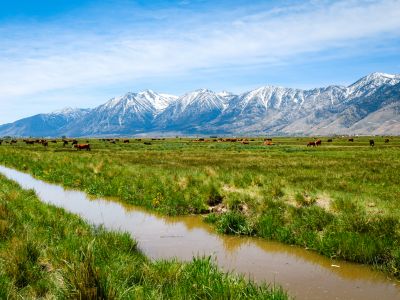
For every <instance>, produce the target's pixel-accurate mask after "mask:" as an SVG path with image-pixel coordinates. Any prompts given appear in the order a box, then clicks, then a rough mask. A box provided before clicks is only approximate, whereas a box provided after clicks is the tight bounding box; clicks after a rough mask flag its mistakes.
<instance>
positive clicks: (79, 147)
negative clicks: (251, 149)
mask: <svg viewBox="0 0 400 300" xmlns="http://www.w3.org/2000/svg"><path fill="white" fill-rule="evenodd" d="M151 140H152V141H155V140H165V138H162V139H161V138H152V139H151ZM298 140H299V139H298ZM99 141H102V142H107V143H110V144H116V143H119V142H122V143H124V144H128V143H129V142H130V140H129V139H118V138H113V139H111V138H103V139H99ZM134 141H136V142H140V141H142V139H140V138H137V139H134ZM251 141H255V139H247V138H216V137H215V138H212V139H205V138H198V139H194V140H192V142H195V143H199V142H203V143H207V142H232V143H236V142H239V143H241V144H244V145H248V144H250V142H251ZM347 141H348V142H354V138H349V139H348V140H347ZM384 141H385V143H386V144H387V143H389V139H388V138H386V139H385V140H384ZM3 142H4V143H6V144H11V145H13V144H17V143H18V142H23V143H25V144H27V145H34V144H41V145H43V146H44V147H48V146H49V143H55V144H56V143H58V142H61V143H62V144H63V147H66V146H67V145H69V144H71V145H72V147H73V148H75V149H77V150H87V151H90V150H91V147H90V143H89V141H88V140H86V143H84V144H81V143H79V142H78V140H76V139H61V140H56V139H51V140H46V139H23V140H16V139H11V140H2V139H0V145H2V143H3ZM326 142H327V143H332V142H333V139H327V141H326ZM143 144H145V145H151V144H152V143H151V142H149V141H144V142H143ZM263 145H265V146H271V145H274V143H273V142H272V139H271V138H265V139H264V141H263ZM306 145H307V147H318V146H321V145H322V140H321V139H316V140H313V141H309V142H307V144H306ZM369 145H370V146H371V147H373V146H375V141H374V140H372V139H371V140H369Z"/></svg>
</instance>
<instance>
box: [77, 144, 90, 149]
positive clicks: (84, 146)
mask: <svg viewBox="0 0 400 300" xmlns="http://www.w3.org/2000/svg"><path fill="white" fill-rule="evenodd" d="M73 147H75V148H76V149H77V150H82V149H86V151H90V150H91V149H90V144H74V146H73Z"/></svg>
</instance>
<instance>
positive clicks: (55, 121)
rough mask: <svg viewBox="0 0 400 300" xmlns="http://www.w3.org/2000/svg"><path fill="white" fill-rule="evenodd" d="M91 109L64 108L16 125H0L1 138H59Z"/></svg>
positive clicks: (21, 120) (24, 120) (23, 120)
mask: <svg viewBox="0 0 400 300" xmlns="http://www.w3.org/2000/svg"><path fill="white" fill-rule="evenodd" d="M89 111H90V109H79V108H64V109H61V110H58V111H55V112H52V113H49V114H38V115H34V116H32V117H28V118H23V119H20V120H18V121H16V122H14V123H10V124H4V125H0V136H24V137H29V136H58V135H63V132H64V129H65V127H66V126H68V125H69V124H71V123H74V122H75V121H77V120H80V119H81V118H82V117H83V116H85V115H86V114H87V113H88V112H89Z"/></svg>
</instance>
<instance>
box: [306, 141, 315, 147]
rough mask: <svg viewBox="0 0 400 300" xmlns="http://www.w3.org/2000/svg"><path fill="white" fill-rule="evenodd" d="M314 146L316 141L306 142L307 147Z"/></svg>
mask: <svg viewBox="0 0 400 300" xmlns="http://www.w3.org/2000/svg"><path fill="white" fill-rule="evenodd" d="M311 146H312V147H315V146H316V142H314V141H312V142H308V143H307V147H311Z"/></svg>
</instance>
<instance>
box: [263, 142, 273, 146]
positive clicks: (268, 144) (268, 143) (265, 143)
mask: <svg viewBox="0 0 400 300" xmlns="http://www.w3.org/2000/svg"><path fill="white" fill-rule="evenodd" d="M263 145H265V146H272V145H273V143H272V142H271V141H265V142H264V143H263Z"/></svg>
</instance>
